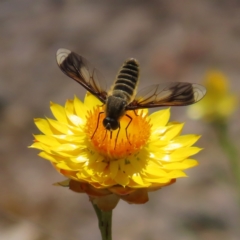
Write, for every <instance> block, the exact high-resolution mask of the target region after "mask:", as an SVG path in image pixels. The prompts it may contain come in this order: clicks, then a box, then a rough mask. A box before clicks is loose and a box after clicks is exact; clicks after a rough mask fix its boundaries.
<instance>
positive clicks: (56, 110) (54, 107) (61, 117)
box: [50, 102, 68, 123]
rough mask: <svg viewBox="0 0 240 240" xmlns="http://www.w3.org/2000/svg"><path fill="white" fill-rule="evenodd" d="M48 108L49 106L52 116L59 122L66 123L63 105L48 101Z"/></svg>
mask: <svg viewBox="0 0 240 240" xmlns="http://www.w3.org/2000/svg"><path fill="white" fill-rule="evenodd" d="M50 108H51V111H52V113H53V115H54V117H55V118H56V119H57V120H58V121H59V122H62V123H68V121H67V117H66V113H65V109H64V107H62V106H61V105H58V104H56V103H53V102H50Z"/></svg>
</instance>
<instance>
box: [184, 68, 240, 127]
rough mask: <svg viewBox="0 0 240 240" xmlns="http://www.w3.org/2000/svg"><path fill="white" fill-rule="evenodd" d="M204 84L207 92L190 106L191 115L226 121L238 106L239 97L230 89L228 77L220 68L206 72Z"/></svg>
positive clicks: (212, 120)
mask: <svg viewBox="0 0 240 240" xmlns="http://www.w3.org/2000/svg"><path fill="white" fill-rule="evenodd" d="M203 85H204V86H205V87H206V89H207V94H206V96H205V97H204V99H202V100H201V101H200V102H198V103H196V104H194V105H192V106H189V108H188V113H189V116H190V117H192V118H194V119H199V118H202V119H204V120H206V121H207V122H216V121H225V120H226V119H227V118H228V117H229V116H230V115H231V114H232V113H233V112H234V111H235V110H236V108H237V106H238V101H239V99H238V97H237V95H236V94H233V93H231V92H230V90H229V81H228V79H227V77H226V76H225V75H224V74H223V73H222V72H221V71H218V70H210V71H208V72H207V73H206V76H205V79H204V83H203Z"/></svg>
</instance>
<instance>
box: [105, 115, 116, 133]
mask: <svg viewBox="0 0 240 240" xmlns="http://www.w3.org/2000/svg"><path fill="white" fill-rule="evenodd" d="M103 126H104V127H105V128H106V129H107V130H116V129H118V128H119V122H118V121H117V120H116V119H113V118H109V117H107V118H104V119H103Z"/></svg>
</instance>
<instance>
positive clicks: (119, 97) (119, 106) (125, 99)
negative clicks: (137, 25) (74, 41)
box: [56, 48, 206, 137]
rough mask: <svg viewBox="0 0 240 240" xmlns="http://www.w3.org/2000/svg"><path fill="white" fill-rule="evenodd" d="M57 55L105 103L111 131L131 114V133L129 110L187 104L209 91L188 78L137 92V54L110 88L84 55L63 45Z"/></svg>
mask: <svg viewBox="0 0 240 240" xmlns="http://www.w3.org/2000/svg"><path fill="white" fill-rule="evenodd" d="M56 58H57V63H58V66H59V67H60V69H61V70H62V71H63V72H64V73H65V74H66V75H67V76H69V77H70V78H72V79H74V80H75V81H77V82H78V83H80V84H81V85H82V86H83V87H84V88H85V89H86V90H88V91H89V92H90V93H92V94H93V95H94V96H96V97H97V98H98V99H99V100H100V101H101V102H102V103H103V104H104V105H105V118H104V120H103V125H104V127H105V128H106V130H109V131H111V132H112V131H113V130H116V129H118V133H119V131H120V128H121V126H120V119H121V117H122V116H124V115H126V116H127V117H128V118H129V123H128V125H127V127H126V135H127V128H128V126H129V125H130V123H131V121H132V118H131V116H129V115H128V114H127V111H130V110H137V109H143V108H154V107H163V106H186V105H190V104H193V103H196V102H198V101H199V100H200V99H202V98H203V96H204V95H205V93H206V89H205V88H204V87H203V86H201V85H198V84H192V83H187V82H167V83H159V84H155V85H150V86H148V87H145V88H144V89H142V90H141V91H139V92H137V85H138V82H139V64H138V62H137V60H136V59H134V58H130V59H128V60H126V61H125V62H124V64H123V65H122V67H121V68H120V70H119V72H118V74H117V76H116V79H115V81H114V83H113V85H112V87H111V89H110V90H109V91H106V88H105V84H104V81H103V80H102V78H101V77H100V76H101V75H100V73H99V71H98V70H97V69H96V68H94V67H93V66H92V65H91V64H90V63H89V62H88V61H87V60H86V59H85V58H83V57H82V56H80V55H78V54H77V53H74V52H72V51H70V50H67V49H62V48H61V49H59V50H58V51H57V54H56ZM102 113H103V112H102ZM102 113H100V114H102ZM99 116H100V115H99ZM99 116H98V122H97V126H96V130H97V127H98V124H99V118H100V117H99ZM96 130H95V132H96ZM95 132H94V134H95ZM94 134H93V136H94ZM117 136H118V134H117ZM127 137H128V135H127Z"/></svg>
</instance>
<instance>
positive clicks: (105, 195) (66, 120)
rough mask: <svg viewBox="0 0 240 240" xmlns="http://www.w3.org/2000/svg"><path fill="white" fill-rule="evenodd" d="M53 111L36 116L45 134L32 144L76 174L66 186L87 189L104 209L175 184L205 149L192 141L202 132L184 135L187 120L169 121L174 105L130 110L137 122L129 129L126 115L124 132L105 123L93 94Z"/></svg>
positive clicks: (71, 174)
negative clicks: (109, 128)
mask: <svg viewBox="0 0 240 240" xmlns="http://www.w3.org/2000/svg"><path fill="white" fill-rule="evenodd" d="M51 111H52V113H53V115H54V117H55V118H56V120H54V119H49V118H46V119H35V124H36V125H37V127H38V129H39V130H40V131H41V132H42V134H40V135H34V138H35V141H34V143H33V144H32V145H31V147H32V148H36V149H39V150H41V152H40V153H39V156H41V157H42V158H45V159H47V160H49V161H50V162H51V163H52V164H53V166H54V167H55V168H56V169H57V170H58V171H59V172H60V173H62V174H63V175H65V176H66V177H67V178H68V179H70V180H69V181H67V182H64V183H59V184H60V185H67V186H69V187H70V189H72V190H74V191H76V192H85V193H87V194H88V195H89V196H90V198H91V200H92V201H95V202H96V203H97V204H98V206H99V207H100V208H101V209H103V210H109V208H110V209H112V208H114V207H115V206H116V204H117V202H118V200H119V199H120V198H121V199H123V200H125V201H127V202H130V203H145V202H146V201H148V192H149V191H155V190H157V189H160V188H161V187H164V186H167V185H169V184H172V183H174V182H175V180H176V178H180V177H185V176H186V174H185V173H184V172H183V170H185V169H188V168H190V167H193V166H196V165H197V161H196V160H194V159H191V158H190V156H192V155H194V154H196V153H198V152H199V151H200V150H201V149H200V148H198V147H194V146H192V145H193V144H194V143H195V142H196V141H197V140H198V139H199V136H198V135H193V134H191V135H183V136H180V133H181V130H182V128H183V124H182V123H178V122H170V123H169V122H168V121H169V118H170V109H165V110H160V111H158V112H155V113H153V114H151V115H149V114H148V110H138V111H135V112H134V111H128V112H127V113H128V115H130V116H131V118H132V122H131V124H130V125H129V127H128V128H127V130H126V127H127V125H128V123H129V118H128V117H126V116H124V117H122V118H121V121H120V124H121V129H120V132H119V134H118V136H117V133H118V130H115V131H113V132H112V133H110V132H109V131H106V129H105V128H104V127H103V124H102V120H103V118H104V114H99V113H100V112H102V111H103V106H102V103H101V102H99V100H97V99H96V98H95V97H94V96H93V95H91V94H89V93H87V94H86V97H85V100H84V103H82V102H81V101H80V100H79V99H78V98H77V97H75V98H74V100H68V101H67V102H66V104H65V107H62V106H60V105H58V104H55V103H51ZM98 118H99V119H98ZM98 120H99V121H98ZM109 202H111V204H110V203H109ZM106 203H108V204H106Z"/></svg>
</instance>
